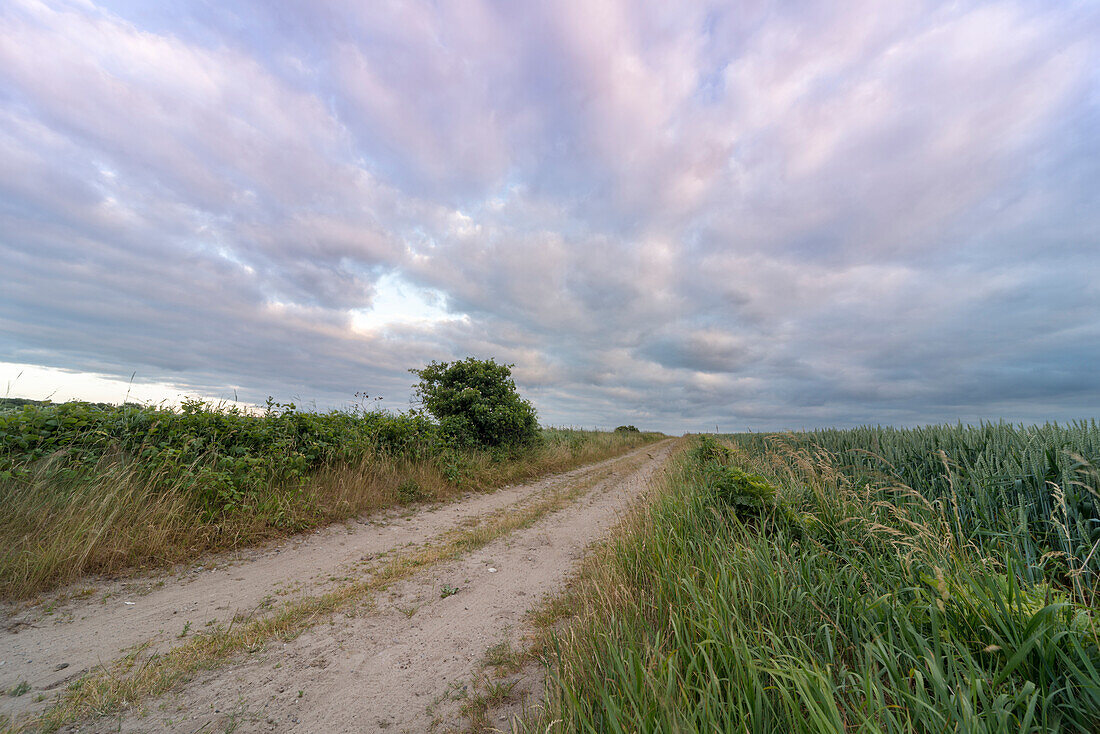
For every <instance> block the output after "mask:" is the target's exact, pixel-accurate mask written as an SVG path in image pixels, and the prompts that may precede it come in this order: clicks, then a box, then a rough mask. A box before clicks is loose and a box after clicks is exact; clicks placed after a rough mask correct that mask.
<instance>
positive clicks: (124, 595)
mask: <svg viewBox="0 0 1100 734" xmlns="http://www.w3.org/2000/svg"><path fill="white" fill-rule="evenodd" d="M669 447H670V443H669V442H666V443H664V444H659V445H652V446H647V447H643V448H642V449H639V450H636V451H634V452H631V453H629V454H626V455H624V456H622V457H618V458H616V459H611V460H608V461H604V462H599V463H597V464H593V465H590V466H587V467H583V468H581V469H576V470H573V471H570V472H566V473H563V474H559V475H555V476H552V477H548V478H545V479H542V480H540V481H537V482H533V483H530V484H525V485H520V486H514V487H507V488H504V489H501V490H498V491H496V492H494V493H492V494H481V495H471V496H470V497H468V498H466V499H464V500H462V501H459V502H454V503H450V504H446V505H442V506H437V507H431V508H423V507H421V508H414V509H413V510H411V511H410V509H409V508H405V511H404V513H401V512H388V513H385V514H383V515H377V516H374V517H371V518H367V519H362V520H360V521H358V522H350V523H347V524H343V525H337V526H333V527H330V528H327V529H325V530H321V531H318V532H315V533H312V534H309V535H306V536H301V537H299V538H296V539H292V540H290V541H286V542H282V543H279V544H274V545H271V546H268V547H266V548H262V549H257V550H251V551H245V552H239V553H235V554H226V555H222V556H218V557H214V558H210V559H207V560H206V562H205V563H204V564H203V565H198V566H194V567H191V568H186V569H177V571H176V572H175V573H173V574H168V575H161V576H149V577H146V578H143V579H140V580H130V581H125V582H124V581H115V582H106V583H103V584H100V585H97V586H89V587H86V588H87V591H88V593H81V592H82V589H81V587H79V586H78V587H73V588H70V589H68V590H67V592H66V593H65V594H62V595H59V597H60V600H59V599H58V597H54V600H53V601H44V602H40V603H38V604H35V605H30V606H23V607H21V608H19V609H14V608H8V609H7V610H5V612H6V613H5V616H4V618H3V621H2V622H0V625H2V627H3V629H2V630H0V689H2V690H8V689H10V688H12V687H14V686H16V685H18V684H19V683H20V682H22V681H24V680H25V681H27V682H28V683H29V684H30V685H31V690H30V691H29V692H28V693H26V694H24V695H22V696H18V697H12V696H4V697H3V698H2V700H0V713H8V714H13V715H20V714H24V713H26V712H29V711H33V710H34V709H36V708H40V707H44V706H45V705H47V704H48V703H49V701H50V700H52V699H53V697H54V694H55V693H56V692H58V691H59V690H61V689H62V688H63V686H64V684H66V683H67V682H68V681H71V680H73V679H75V678H76V677H79V676H80V675H81V674H82V673H84V672H86V671H88V670H90V669H92V668H94V667H96V666H98V665H103V664H108V663H110V662H111V661H112V660H115V659H116V658H118V657H119V656H120V654H122V653H123V652H125V651H126V650H128V649H132V648H134V647H135V646H138V645H143V644H146V643H148V644H150V646H151V648H152V649H154V650H165V649H168V648H170V647H171V646H172V645H174V644H178V641H179V640H184V639H186V637H187V635H188V634H189V633H190V632H193V631H196V630H201V629H203V628H205V627H206V626H207V625H215V624H220V623H229V622H230V621H231V620H232V619H233V618H234V617H235V616H238V615H248V614H262V613H263V611H264V609H265V608H266V607H267V606H271V605H273V604H275V603H276V602H278V601H280V600H282V599H286V598H294V597H296V596H305V595H309V594H316V593H318V592H320V591H322V590H324V589H325V588H327V587H329V586H330V585H331V584H332V583H333V582H335V581H340V580H343V579H346V578H348V577H356V576H357V575H359V573H360V572H361V570H362V568H363V567H364V566H366V565H368V564H370V563H371V562H372V561H376V560H377V559H378V558H380V557H383V556H384V555H385V554H388V553H392V552H395V551H399V550H401V549H405V548H407V547H409V546H414V545H419V544H425V545H430V544H431V542H432V539H433V538H436V537H437V536H439V535H440V534H442V533H444V532H447V531H448V530H452V529H454V528H455V527H460V526H464V525H466V524H468V523H470V522H472V521H475V520H476V519H477V518H478V517H479V516H482V515H484V514H486V513H491V512H494V511H500V510H502V509H504V508H507V507H510V506H512V505H516V506H519V505H522V504H523V503H524V502H525V501H528V500H530V499H531V498H532V497H537V496H539V495H542V494H545V493H547V492H550V491H554V490H556V489H559V488H561V487H568V486H574V485H576V486H581V485H583V484H584V483H586V482H592V481H593V479H594V478H598V477H605V478H603V479H600V480H599V481H596V482H595V483H594V484H593V486H592V488H591V490H590V491H588V493H587V494H585V495H583V496H582V498H581V499H580V500H578V501H577V502H575V503H574V504H573V505H572V506H570V507H569V508H567V509H565V510H562V511H559V512H557V513H555V514H553V515H551V516H549V517H547V518H544V519H543V520H542V521H541V522H539V523H538V524H536V525H535V526H534V527H531V528H528V529H524V530H520V531H515V532H513V533H512V534H510V535H508V536H506V537H504V538H502V539H500V540H498V541H496V542H493V543H491V544H490V545H488V546H486V547H484V548H482V549H480V550H478V551H475V552H473V553H470V554H468V555H467V556H465V557H463V558H462V559H460V560H459V561H456V562H452V563H448V564H445V565H437V566H433V567H429V568H427V569H424V570H423V571H422V572H420V573H418V574H417V575H415V576H413V577H412V578H411V579H409V580H408V581H405V582H401V583H399V584H396V585H394V586H393V587H392V588H391V589H390V590H389V591H388V592H385V593H383V594H382V595H381V597H380V600H379V605H378V611H377V613H375V614H370V615H368V616H365V617H359V618H351V619H349V618H346V617H340V618H338V619H335V620H333V623H332V624H325V625H321V626H319V627H315V628H313V629H311V630H309V631H308V632H306V633H305V634H303V635H302V636H301V637H299V638H297V639H296V640H294V641H292V642H289V643H286V644H285V645H284V644H283V643H272V644H271V645H269V646H268V647H267V648H265V649H264V650H263V651H262V652H260V653H258V654H256V655H254V656H252V657H250V658H248V659H246V660H245V661H244V662H241V663H237V664H233V665H230V666H227V667H223V668H220V669H218V670H217V671H214V672H212V673H210V674H209V677H207V678H203V679H201V680H198V681H193V682H192V683H190V684H188V685H186V686H184V687H183V688H181V689H179V690H178V691H177V692H176V693H173V694H169V696H166V697H165V698H163V699H162V700H160V701H156V702H151V703H150V705H149V706H147V707H145V710H144V715H140V714H137V713H129V714H127V715H126V716H124V717H123V718H122V719H121V720H120V719H118V718H113V719H111V720H110V721H107V720H100V721H92V722H83V723H82V724H81V725H79V726H78V727H74V730H75V729H77V728H79V730H81V731H99V730H103V731H107V730H110V731H118V730H119V726H120V725H121V727H122V730H124V731H125V730H130V731H161V730H172V731H189V732H190V731H195V730H196V729H199V728H200V727H205V728H203V730H204V731H219V730H222V729H223V728H225V727H227V726H228V727H229V728H236V730H238V731H271V730H291V729H295V728H298V729H300V730H302V731H311V730H312V731H322V730H324V731H372V730H375V729H377V730H379V731H383V730H387V729H390V728H391V727H396V728H395V729H392V730H395V731H402V730H408V731H423V730H427V729H428V727H429V725H430V724H431V722H432V721H433V718H434V719H435V721H436V723H437V724H439V723H442V722H447V721H456V720H457V719H458V714H457V711H458V707H459V706H460V702H458V701H456V700H455V699H456V698H457V697H459V696H460V694H461V692H462V688H461V687H462V685H468V683H463V682H462V679H463V676H468V675H470V674H471V673H472V671H473V670H474V669H475V664H476V662H477V661H478V660H480V658H481V656H482V655H483V654H484V652H485V650H486V648H487V647H489V646H490V645H492V644H494V642H495V641H499V640H500V639H504V637H505V636H506V635H508V634H509V630H510V629H512V628H514V627H515V625H516V624H517V623H518V622H519V620H520V618H521V617H522V615H523V613H524V612H525V611H526V610H527V609H528V608H529V607H531V606H533V605H534V604H536V603H537V602H538V600H539V599H540V598H541V597H542V596H543V595H545V594H546V593H549V592H552V591H554V590H556V587H557V586H556V585H557V584H558V583H560V580H561V579H563V578H564V577H565V576H566V575H567V573H568V571H569V570H570V568H571V567H572V565H573V563H574V561H575V560H576V559H577V558H578V557H579V556H580V555H581V553H582V552H583V549H584V547H585V546H586V545H587V544H588V543H589V542H591V541H592V540H593V539H594V538H595V537H597V536H598V535H599V534H600V533H601V532H602V531H603V530H604V529H605V528H606V527H607V526H608V525H609V524H610V523H612V522H613V521H614V519H615V517H616V514H617V512H618V511H619V510H620V509H621V508H622V507H623V503H624V502H625V501H627V500H629V499H630V498H633V497H636V496H637V494H638V493H639V492H640V491H641V490H642V488H643V487H644V486H645V480H646V478H647V477H648V476H649V475H650V474H651V473H652V471H653V470H654V469H655V468H656V467H657V466H658V465H659V464H660V463H661V462H662V460H663V459H664V457H665V456H666V455H667V452H668V450H669ZM620 467H622V470H620ZM627 468H629V469H630V471H629V473H626V472H625V470H626V469H627ZM605 475H606V476H605ZM490 569H493V570H490ZM36 699H41V700H36Z"/></svg>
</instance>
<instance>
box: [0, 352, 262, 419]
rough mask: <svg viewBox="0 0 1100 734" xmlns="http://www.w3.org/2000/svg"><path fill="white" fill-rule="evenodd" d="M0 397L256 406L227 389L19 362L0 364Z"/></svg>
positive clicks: (92, 401)
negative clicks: (208, 389) (216, 390)
mask: <svg viewBox="0 0 1100 734" xmlns="http://www.w3.org/2000/svg"><path fill="white" fill-rule="evenodd" d="M0 391H2V392H0V397H11V398H26V399H29V400H52V401H53V402H55V403H63V402H66V401H68V400H85V401H88V402H91V403H115V404H121V403H126V402H131V403H143V404H153V405H163V406H179V405H180V403H182V402H183V400H184V399H185V398H191V399H195V398H198V399H201V400H205V401H207V402H210V403H214V404H217V405H223V406H226V407H228V406H237V407H240V408H244V409H247V410H251V409H254V408H255V407H256V406H254V405H252V404H251V403H246V402H242V401H238V400H236V399H235V398H236V393H237V389H236V388H235V387H227V388H226V391H225V393H224V394H216V395H215V394H210V393H208V392H206V391H202V390H197V389H195V388H193V387H188V386H186V385H181V384H177V383H172V382H158V381H155V380H145V379H141V378H139V377H138V376H137V375H136V374H135V375H134V377H133V379H131V380H122V379H119V378H117V377H112V376H111V375H105V374H100V373H97V372H82V371H78V370H64V369H58V368H56V367H43V366H40V365H34V364H21V363H18V362H0Z"/></svg>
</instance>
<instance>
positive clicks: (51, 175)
mask: <svg viewBox="0 0 1100 734" xmlns="http://www.w3.org/2000/svg"><path fill="white" fill-rule="evenodd" d="M466 356H476V357H479V358H489V357H492V358H495V359H497V360H498V361H502V362H507V363H512V364H514V365H515V368H514V377H515V379H516V383H517V385H518V387H519V389H520V391H521V393H523V394H524V395H525V396H527V397H528V398H530V399H531V400H532V402H533V403H534V404H535V406H536V407H537V409H538V411H539V415H540V419H541V420H542V422H543V423H544V424H554V425H579V426H603V427H613V426H615V425H618V424H623V423H632V424H636V425H638V426H639V427H644V428H653V429H660V430H665V431H667V432H680V431H695V430H710V429H712V428H713V427H714V426H719V427H720V429H721V430H749V429H751V430H774V429H797V428H809V427H816V426H850V425H858V424H865V423H881V424H896V425H912V424H918V423H932V422H942V421H957V420H962V421H977V420H983V419H999V418H1004V419H1007V420H1016V421H1027V422H1042V421H1046V420H1070V419H1076V418H1090V417H1096V416H1097V415H1098V414H1100V2H1095V1H1092V2H1074V1H1072V0H1070V1H1067V2H1050V1H1049V0H1043V1H1041V2H1000V1H997V2H965V1H960V2H951V3H928V2H906V1H904V0H900V1H898V2H881V0H868V1H866V2H863V1H860V0H854V1H853V2H845V3H836V2H831V1H825V2H808V1H805V2H804V1H792V2H776V3H767V2H754V1H752V0H748V1H746V2H738V3H709V2H698V3H695V2H684V3H666V2H616V1H604V0H573V1H564V2H544V3H543V2H540V3H516V2H513V1H511V0H500V1H498V2H492V1H482V0H462V1H461V2H446V1H444V0H437V1H435V2H418V1H416V0H408V1H405V2H396V1H395V2H370V3H362V2H354V1H352V0H344V1H338V0H333V1H332V2H310V3H307V2H292V1H290V0H285V1H282V2H271V1H270V0H262V1H257V2H247V1H242V2H233V3H225V2H221V1H220V0H216V1H213V2H201V1H196V2H187V3H180V2H163V3H156V2H149V1H148V0H118V1H111V2H104V3H97V2H94V1H93V0H84V1H80V0H74V1H73V2H43V3H40V2H30V1H26V0H3V1H2V2H0V390H4V391H5V392H4V394H6V395H9V396H13V397H14V396H24V397H36V398H40V397H46V396H52V397H53V399H55V400H60V399H67V398H85V399H94V400H114V401H121V400H123V399H125V398H126V396H127V395H129V396H131V397H132V398H137V399H141V400H149V401H158V400H167V401H172V400H177V399H178V398H179V396H181V395H191V396H200V397H208V398H213V399H226V400H239V401H241V402H244V403H262V402H263V400H264V399H265V398H266V397H267V396H269V395H271V396H274V397H276V398H277V399H280V400H294V401H295V402H297V403H298V404H300V405H305V406H315V407H317V408H320V409H327V408H329V407H333V406H340V405H345V404H348V403H349V402H353V401H354V400H355V394H356V393H367V394H369V395H370V396H371V397H372V398H375V397H381V398H383V401H382V404H383V405H386V406H389V407H390V408H392V409H395V410H401V409H407V408H408V407H409V399H410V387H411V385H412V383H413V382H414V381H415V378H414V377H413V376H412V375H410V374H409V372H408V370H409V369H410V368H415V367H419V366H422V365H424V364H426V363H427V362H429V361H431V360H450V359H455V358H462V357H466Z"/></svg>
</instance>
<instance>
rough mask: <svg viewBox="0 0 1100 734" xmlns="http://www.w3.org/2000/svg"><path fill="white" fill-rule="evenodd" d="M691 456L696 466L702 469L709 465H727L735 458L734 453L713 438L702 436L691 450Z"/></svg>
mask: <svg viewBox="0 0 1100 734" xmlns="http://www.w3.org/2000/svg"><path fill="white" fill-rule="evenodd" d="M690 456H691V459H692V461H694V462H695V464H696V466H699V467H702V466H706V465H707V464H725V463H727V462H728V461H729V460H730V459H731V458H733V452H732V451H730V450H729V449H728V448H727V447H725V446H723V445H722V444H720V443H718V440H717V439H715V438H713V437H712V436H700V437H699V440H698V441H697V442H696V444H695V446H693V447H692V448H691V452H690Z"/></svg>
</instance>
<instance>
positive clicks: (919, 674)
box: [526, 436, 1100, 732]
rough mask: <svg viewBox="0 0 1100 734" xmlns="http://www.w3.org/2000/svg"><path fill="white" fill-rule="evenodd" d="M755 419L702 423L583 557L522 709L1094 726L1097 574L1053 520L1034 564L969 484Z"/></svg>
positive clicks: (677, 723) (646, 716)
mask: <svg viewBox="0 0 1100 734" xmlns="http://www.w3.org/2000/svg"><path fill="white" fill-rule="evenodd" d="M739 438H740V437H733V438H731V439H730V440H728V441H727V442H726V444H725V446H724V447H722V446H721V445H719V444H718V442H716V441H714V440H713V439H710V440H709V441H708V442H698V444H697V446H696V448H695V449H694V450H692V451H690V452H688V453H687V454H685V455H684V456H683V457H681V459H680V460H678V461H677V462H675V463H674V464H673V465H672V466H671V467H670V469H669V472H668V474H667V476H666V479H665V482H666V484H665V492H664V494H663V495H662V496H661V497H660V498H659V499H658V500H657V501H656V502H655V503H654V504H653V505H652V506H651V507H649V508H647V509H645V510H642V511H639V512H638V513H636V514H635V515H634V516H633V517H632V518H630V519H629V521H628V522H627V524H626V525H625V527H624V529H623V531H622V532H621V533H620V534H619V535H618V536H617V537H616V538H614V539H613V541H612V542H610V543H608V544H607V545H606V546H605V547H604V548H603V549H602V550H600V551H599V552H598V554H597V555H596V556H595V557H594V559H593V560H592V561H591V562H590V563H589V564H588V565H587V566H586V569H585V574H584V576H583V577H582V579H581V580H580V581H579V582H578V585H577V588H576V589H575V590H574V591H573V592H572V599H571V601H572V602H573V606H574V608H575V610H576V613H575V616H574V618H573V619H572V621H571V622H569V623H568V624H567V625H566V626H565V628H564V629H563V630H562V631H560V632H558V633H556V634H555V635H554V636H553V640H552V643H551V644H550V649H549V652H548V655H547V658H548V666H549V667H548V671H549V674H548V690H547V699H546V702H545V705H544V707H543V708H542V709H541V710H540V711H539V712H538V714H537V715H533V716H531V717H530V718H529V719H528V721H527V722H526V727H527V730H529V731H532V732H534V731H538V732H620V731H621V732H627V731H629V732H667V731H730V732H841V731H844V732H847V731H853V732H947V731H951V732H1004V731H1021V732H1047V731H1071V732H1095V731H1097V722H1098V721H1100V625H1098V622H1097V619H1096V616H1095V606H1094V604H1095V595H1094V593H1093V590H1092V589H1090V588H1089V587H1088V586H1087V585H1082V584H1079V583H1076V582H1075V579H1079V578H1080V574H1078V575H1077V576H1073V575H1067V574H1066V573H1065V569H1066V568H1067V567H1069V568H1079V566H1071V565H1069V563H1068V562H1067V561H1066V559H1064V558H1062V562H1061V564H1059V563H1057V562H1055V561H1056V560H1057V559H1058V555H1057V554H1059V553H1061V552H1062V551H1061V550H1060V548H1059V546H1057V545H1056V544H1055V543H1056V541H1057V536H1056V535H1051V536H1047V537H1049V538H1050V539H1051V541H1050V542H1051V545H1048V546H1046V547H1045V548H1044V549H1043V556H1045V557H1046V560H1045V561H1044V562H1043V563H1041V564H1032V565H1030V566H1025V565H1024V562H1023V561H1022V559H1026V557H1027V556H1026V552H1024V553H1021V552H1014V551H1012V550H1011V548H1010V546H1009V544H1008V542H1007V539H1006V538H998V539H997V542H996V543H992V542H975V537H982V539H983V540H989V539H990V538H987V537H984V536H980V535H976V534H977V533H978V530H980V529H981V527H980V525H978V524H971V525H968V524H967V522H966V521H965V520H964V519H962V517H961V515H960V513H958V512H956V508H958V507H961V506H963V505H964V503H965V502H968V501H970V500H971V499H972V497H968V496H966V495H965V494H964V493H963V492H964V487H963V486H962V485H959V484H958V483H956V484H955V487H954V491H955V496H956V498H957V499H955V500H953V501H952V502H950V503H947V502H939V501H937V500H938V499H940V498H939V497H935V496H931V497H930V496H929V495H932V492H930V491H929V488H928V487H927V486H924V485H923V484H922V482H921V478H920V477H919V476H916V477H915V479H914V481H913V484H914V485H915V486H901V484H900V483H899V482H897V481H891V479H895V480H896V476H895V477H890V476H889V475H888V474H886V473H885V472H876V473H875V474H874V475H872V474H871V473H869V472H866V471H861V470H857V468H856V467H855V466H854V465H853V463H852V462H850V461H846V460H845V459H844V458H841V457H839V456H838V455H837V454H835V453H832V452H829V451H826V450H823V449H821V448H818V447H815V446H814V444H813V442H812V441H811V440H810V439H809V438H807V437H803V436H795V437H787V440H772V441H766V442H758V440H757V439H756V438H748V439H746V440H745V441H741V440H739ZM853 443H854V442H853ZM928 466H933V464H932V463H929V464H928ZM939 466H940V467H945V464H944V463H943V462H942V457H941V463H940V464H939ZM950 467H951V460H950V459H949V460H948V462H947V463H946V468H941V471H943V472H947V473H950V471H951V469H950ZM731 478H733V479H735V480H736V481H733V480H732V479H731ZM979 483H980V482H979ZM761 484H766V485H767V486H769V487H770V488H771V489H773V490H775V491H774V496H771V495H769V494H768V493H765V492H762V489H761ZM949 485H950V483H949ZM922 489H923V490H925V492H922ZM1059 489H1060V488H1059ZM1051 491H1052V492H1053V491H1054V489H1053V488H1052V489H1051ZM926 493H927V494H926ZM1025 514H1026V513H1018V514H1017V515H1016V519H1017V520H1018V519H1019V518H1020V517H1022V516H1024V515H1025ZM993 520H994V521H996V522H1000V521H998V520H996V519H995V518H993ZM1058 520H1059V521H1062V522H1064V520H1062V519H1061V518H1058ZM993 527H996V526H993ZM985 530H986V531H987V532H992V528H991V527H987V528H985ZM1010 537H1011V538H1016V539H1020V538H1023V537H1024V535H1023V534H1020V533H1017V534H1013V535H1012V536H1010ZM1029 542H1031V541H1029Z"/></svg>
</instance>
